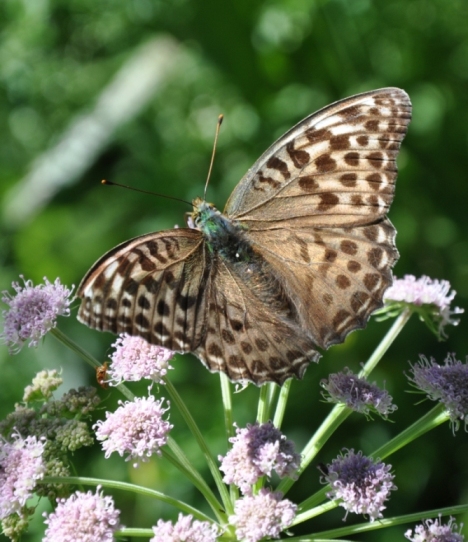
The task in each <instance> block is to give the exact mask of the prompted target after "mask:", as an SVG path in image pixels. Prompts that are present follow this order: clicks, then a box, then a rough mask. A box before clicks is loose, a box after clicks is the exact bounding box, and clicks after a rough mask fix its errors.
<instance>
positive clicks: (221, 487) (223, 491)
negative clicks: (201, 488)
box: [164, 378, 233, 515]
mask: <svg viewBox="0 0 468 542" xmlns="http://www.w3.org/2000/svg"><path fill="white" fill-rule="evenodd" d="M164 382H165V383H166V388H167V391H168V393H169V395H170V396H171V400H172V401H173V402H174V403H175V404H176V405H177V408H178V409H179V411H180V413H181V414H182V417H183V418H184V420H185V423H186V424H187V426H188V427H189V429H190V431H191V432H192V434H193V436H194V437H195V440H196V441H197V443H198V445H199V446H200V449H201V451H202V452H203V455H204V456H205V460H206V462H207V463H208V467H209V469H210V471H211V474H212V476H213V478H214V481H215V483H216V486H217V488H218V491H219V494H220V495H221V500H222V501H223V504H224V509H225V510H226V513H227V514H228V515H230V514H232V513H233V508H232V504H231V500H230V499H229V493H228V490H227V487H226V485H225V484H224V482H223V479H222V477H221V472H220V470H219V468H218V465H217V464H216V462H215V460H214V459H213V457H212V455H211V453H210V450H209V448H208V446H207V444H206V442H205V439H204V438H203V435H202V434H201V431H200V429H199V428H198V426H197V424H196V423H195V420H194V419H193V417H192V415H191V414H190V412H189V411H188V409H187V407H186V405H185V403H184V402H183V400H182V398H181V397H180V395H179V394H178V392H177V390H176V389H175V388H174V386H173V385H172V383H171V381H170V380H169V379H167V378H164Z"/></svg>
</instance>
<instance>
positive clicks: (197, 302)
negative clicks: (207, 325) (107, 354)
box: [77, 228, 211, 352]
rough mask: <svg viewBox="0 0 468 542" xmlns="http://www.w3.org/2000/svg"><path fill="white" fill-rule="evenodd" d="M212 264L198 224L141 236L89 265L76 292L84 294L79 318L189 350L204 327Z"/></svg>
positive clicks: (172, 346)
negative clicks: (205, 293) (190, 227)
mask: <svg viewBox="0 0 468 542" xmlns="http://www.w3.org/2000/svg"><path fill="white" fill-rule="evenodd" d="M210 268H211V266H210V264H209V258H208V255H207V254H206V251H205V247H204V244H203V240H202V236H201V233H200V232H199V231H198V230H192V229H186V228H180V229H174V230H168V231H162V232H158V233H151V234H148V235H143V236H141V237H137V238H135V239H132V240H130V241H127V242H125V243H122V244H121V245H119V246H117V247H116V248H114V249H113V250H111V251H110V252H108V253H107V254H105V255H104V256H103V257H102V258H101V259H100V260H98V261H97V262H96V263H95V264H94V266H93V267H92V268H91V269H90V270H89V271H88V273H87V274H86V276H85V277H84V278H83V280H82V282H81V284H80V286H79V288H78V292H77V295H78V296H79V297H81V298H82V299H83V302H82V304H81V307H80V309H79V312H78V319H79V320H80V321H81V322H82V323H84V324H86V325H88V326H90V327H93V328H95V329H98V330H100V331H111V332H112V333H129V334H130V335H138V336H140V337H143V338H144V339H146V340H147V341H148V342H150V343H153V344H159V345H161V346H164V347H166V348H169V349H171V350H175V351H180V352H190V351H192V350H195V348H196V347H197V346H198V345H199V343H200V340H201V337H202V335H203V333H204V322H205V317H206V296H205V295H204V292H205V288H206V287H207V285H209V282H210Z"/></svg>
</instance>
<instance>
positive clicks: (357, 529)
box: [288, 504, 468, 542]
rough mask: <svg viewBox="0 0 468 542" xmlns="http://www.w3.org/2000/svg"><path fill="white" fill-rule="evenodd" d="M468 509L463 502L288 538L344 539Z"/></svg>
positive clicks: (295, 540) (291, 540)
mask: <svg viewBox="0 0 468 542" xmlns="http://www.w3.org/2000/svg"><path fill="white" fill-rule="evenodd" d="M467 511H468V504H461V505H458V506H450V507H448V508H439V509H437V510H429V511H428V512H416V513H414V514H407V515H405V516H397V517H393V518H383V519H379V520H377V521H373V522H372V523H370V522H366V523H359V524H357V525H352V526H349V527H340V528H339V529H332V530H330V531H322V532H321V533H315V534H314V535H305V536H293V537H292V538H288V542H299V541H301V542H306V541H307V540H309V541H313V542H317V541H318V540H322V539H323V540H327V541H330V540H331V539H339V540H340V542H341V541H342V540H343V539H342V536H348V535H356V534H360V533H365V532H368V531H376V530H377V529H384V528H388V527H395V526H396V525H402V524H404V523H421V521H422V520H423V519H429V518H435V517H438V516H439V514H440V515H441V516H454V515H456V514H462V513H466V512H467Z"/></svg>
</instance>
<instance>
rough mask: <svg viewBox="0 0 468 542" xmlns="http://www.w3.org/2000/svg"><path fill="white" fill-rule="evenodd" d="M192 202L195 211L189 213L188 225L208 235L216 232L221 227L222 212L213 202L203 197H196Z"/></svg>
mask: <svg viewBox="0 0 468 542" xmlns="http://www.w3.org/2000/svg"><path fill="white" fill-rule="evenodd" d="M192 204H193V212H192V213H190V215H189V220H188V221H187V224H188V226H189V227H191V228H192V229H195V230H199V231H201V232H202V233H204V234H205V235H206V236H208V237H211V236H212V235H213V234H216V231H217V230H218V229H219V221H220V217H221V212H220V211H218V209H216V207H215V206H214V205H213V204H212V203H208V202H207V201H205V200H203V199H202V198H195V199H194V200H193V201H192Z"/></svg>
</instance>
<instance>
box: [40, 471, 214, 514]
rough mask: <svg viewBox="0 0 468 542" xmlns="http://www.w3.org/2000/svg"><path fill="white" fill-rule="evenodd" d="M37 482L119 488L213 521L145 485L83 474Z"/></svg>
mask: <svg viewBox="0 0 468 542" xmlns="http://www.w3.org/2000/svg"><path fill="white" fill-rule="evenodd" d="M37 483H38V484H39V483H40V484H75V485H84V486H102V487H105V488H112V489H120V490H122V491H128V492H130V493H136V494H138V495H143V496H146V497H151V498H153V499H157V500H159V501H163V502H165V503H167V504H169V505H171V506H174V507H176V508H178V509H179V510H181V511H182V512H184V513H185V514H192V516H194V517H195V518H197V519H199V520H200V521H209V522H210V523H213V518H210V517H209V516H207V515H206V514H204V513H203V512H200V510H197V509H196V508H193V507H192V506H190V505H189V504H186V503H184V502H183V501H181V500H179V499H174V498H173V497H169V496H168V495H165V494H164V493H161V492H160V491H155V490H154V489H149V488H147V487H142V486H137V485H135V484H129V483H127V482H118V481H115V480H105V479H102V478H87V477H84V476H44V478H43V479H42V480H39V481H38V482H37Z"/></svg>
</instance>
